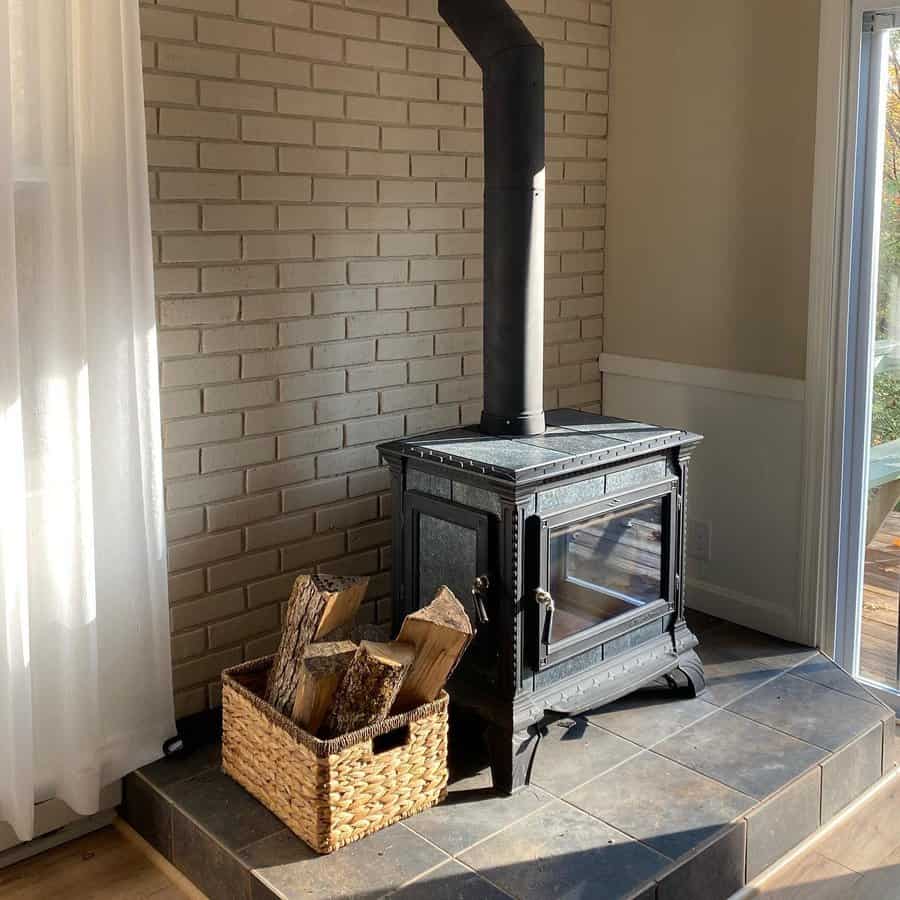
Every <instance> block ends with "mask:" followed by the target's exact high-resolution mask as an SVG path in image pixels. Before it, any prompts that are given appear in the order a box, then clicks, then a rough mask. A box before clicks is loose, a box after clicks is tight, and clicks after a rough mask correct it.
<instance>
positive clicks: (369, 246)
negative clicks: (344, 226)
mask: <svg viewBox="0 0 900 900" xmlns="http://www.w3.org/2000/svg"><path fill="white" fill-rule="evenodd" d="M377 255H378V236H377V235H375V234H352V233H345V234H321V235H317V236H316V258H317V259H343V258H345V257H354V256H377Z"/></svg>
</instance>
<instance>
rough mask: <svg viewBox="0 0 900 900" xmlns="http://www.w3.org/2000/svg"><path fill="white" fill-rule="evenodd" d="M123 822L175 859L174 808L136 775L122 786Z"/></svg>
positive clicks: (167, 855)
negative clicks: (173, 844)
mask: <svg viewBox="0 0 900 900" xmlns="http://www.w3.org/2000/svg"><path fill="white" fill-rule="evenodd" d="M121 813H122V818H123V819H124V820H125V821H126V822H127V823H128V824H129V825H130V826H131V827H132V828H133V829H134V830H135V831H136V832H137V833H138V834H139V835H140V836H141V837H142V838H144V840H145V841H147V842H148V843H149V844H151V845H152V846H153V847H155V848H156V849H157V850H158V851H159V852H160V853H162V855H163V856H164V857H165V858H166V859H169V860H171V859H172V807H171V804H170V803H169V801H168V800H167V799H166V798H165V797H164V796H163V795H162V794H160V793H159V791H157V790H156V788H154V787H153V786H152V785H151V784H149V783H148V782H147V781H146V780H145V779H143V778H141V776H140V775H139V774H137V773H135V772H132V773H131V774H130V775H128V776H127V777H126V778H125V780H124V782H123V784H122V806H121Z"/></svg>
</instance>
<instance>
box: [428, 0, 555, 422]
mask: <svg viewBox="0 0 900 900" xmlns="http://www.w3.org/2000/svg"><path fill="white" fill-rule="evenodd" d="M438 10H439V12H440V14H441V16H442V18H443V19H444V21H445V22H446V23H447V24H448V25H449V26H450V28H451V29H452V30H453V32H454V34H455V35H456V36H457V37H458V38H459V40H460V41H462V43H463V44H464V45H465V47H466V49H467V50H468V51H469V52H470V53H471V54H472V56H473V57H474V58H475V61H476V62H477V63H478V65H479V66H481V69H482V72H483V75H484V411H483V412H482V414H481V430H482V431H483V432H484V433H486V434H492V435H533V434H542V433H543V432H544V49H543V47H541V45H540V44H539V43H538V42H537V41H536V40H535V39H534V37H533V36H532V35H531V33H530V32H529V31H528V29H527V28H526V27H525V25H524V24H523V23H522V20H521V19H520V18H519V17H518V16H517V15H516V14H515V12H514V11H513V10H512V9H511V8H510V6H509V4H508V3H506V2H505V0H439V3H438Z"/></svg>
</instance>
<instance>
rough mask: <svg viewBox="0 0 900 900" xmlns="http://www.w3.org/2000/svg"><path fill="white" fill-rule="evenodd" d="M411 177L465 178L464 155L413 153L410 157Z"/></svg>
mask: <svg viewBox="0 0 900 900" xmlns="http://www.w3.org/2000/svg"><path fill="white" fill-rule="evenodd" d="M412 175H413V178H465V177H466V158H465V157H464V156H446V155H441V156H437V155H433V156H421V155H418V154H417V155H415V156H413V158H412Z"/></svg>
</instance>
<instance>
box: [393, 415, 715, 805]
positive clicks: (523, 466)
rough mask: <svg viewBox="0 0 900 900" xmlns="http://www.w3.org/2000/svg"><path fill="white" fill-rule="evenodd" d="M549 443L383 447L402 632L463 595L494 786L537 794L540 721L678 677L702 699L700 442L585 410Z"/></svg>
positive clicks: (463, 673)
mask: <svg viewBox="0 0 900 900" xmlns="http://www.w3.org/2000/svg"><path fill="white" fill-rule="evenodd" d="M547 423H548V427H547V429H546V431H545V433H544V434H542V435H540V436H535V437H518V438H509V437H505V436H494V435H486V434H484V433H483V432H482V431H481V430H480V429H478V428H476V427H472V428H460V429H454V430H450V431H443V432H438V433H436V434H432V435H426V436H421V437H415V438H408V439H405V440H398V441H393V442H391V443H389V444H384V445H382V446H381V448H380V450H381V454H382V457H383V458H384V459H385V460H386V461H387V463H388V465H389V466H390V470H391V475H392V485H393V504H394V514H393V515H394V520H393V521H394V533H393V564H394V573H395V576H394V595H393V603H394V607H393V613H394V623H395V627H397V626H398V625H399V623H400V622H401V621H402V620H403V617H404V616H405V615H406V614H407V613H409V612H412V611H413V610H416V609H418V608H420V607H421V606H423V605H424V604H426V603H427V602H428V601H429V600H430V599H431V597H432V596H433V594H434V592H435V590H436V589H437V588H438V587H439V586H440V585H442V584H446V585H448V586H449V587H450V588H451V589H452V590H453V591H454V593H456V595H457V596H458V597H459V598H460V599H461V600H462V601H463V603H466V604H467V606H468V612H469V615H470V617H471V619H472V621H473V623H474V624H475V625H476V626H477V635H476V638H475V640H474V642H473V644H472V645H471V646H470V648H469V650H468V651H467V653H466V656H465V657H464V659H463V663H462V664H461V666H460V668H459V670H458V671H457V672H456V673H455V675H454V677H453V680H452V681H451V684H450V694H451V698H452V700H453V701H454V703H457V704H461V705H463V706H468V707H470V708H472V709H474V710H475V711H477V712H478V714H479V715H480V716H481V717H482V718H483V719H484V720H485V721H486V723H487V725H488V730H487V734H488V743H489V747H490V750H491V765H492V769H493V776H494V786H495V787H496V788H498V789H499V790H503V791H507V792H511V791H514V790H516V789H517V788H519V787H521V786H522V785H523V784H525V783H526V781H527V777H528V772H529V768H530V765H531V759H532V755H533V753H534V750H535V747H536V745H537V740H538V737H539V735H540V731H541V726H542V725H543V724H545V722H546V721H548V720H550V719H552V717H553V716H554V715H557V714H575V713H579V712H583V711H585V710H588V709H593V708H595V707H597V706H601V705H603V704H605V703H608V702H609V701H611V700H614V699H616V698H617V697H620V696H622V695H624V694H627V693H630V692H631V691H634V690H636V689H637V688H639V687H642V686H644V685H647V684H648V683H650V682H653V681H656V680H657V679H660V678H661V677H663V676H668V677H669V680H670V683H671V684H672V685H673V686H675V685H676V684H680V686H681V687H683V688H685V689H686V690H688V691H689V692H690V693H696V692H698V691H700V690H702V688H703V671H702V667H701V664H700V661H699V659H698V658H697V656H696V654H695V653H694V651H693V648H694V647H695V646H696V644H697V639H696V638H695V637H694V635H693V634H692V633H691V631H690V630H689V629H688V627H687V625H686V623H685V620H684V587H683V572H684V531H685V521H686V518H685V512H686V492H687V478H688V465H689V460H690V456H691V451H692V450H693V448H694V447H695V446H696V445H697V443H698V442H699V441H700V437H699V436H698V435H695V434H690V433H688V432H685V431H678V430H673V429H668V428H659V427H656V426H653V425H645V424H642V423H638V422H625V421H622V420H619V419H613V418H609V417H606V416H600V415H594V414H591V413H584V412H579V411H577V410H571V409H560V410H554V411H552V412H550V413H548V414H547Z"/></svg>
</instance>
